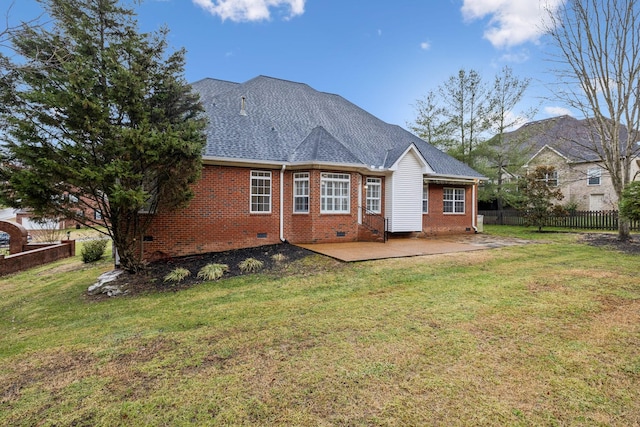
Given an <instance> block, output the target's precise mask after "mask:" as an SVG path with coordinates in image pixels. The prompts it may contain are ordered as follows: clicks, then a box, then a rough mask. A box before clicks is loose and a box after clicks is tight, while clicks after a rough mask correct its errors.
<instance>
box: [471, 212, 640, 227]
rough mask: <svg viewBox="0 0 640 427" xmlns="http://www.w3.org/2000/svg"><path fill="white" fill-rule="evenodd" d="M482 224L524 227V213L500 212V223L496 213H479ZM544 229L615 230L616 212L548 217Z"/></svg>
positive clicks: (633, 225)
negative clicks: (482, 217)
mask: <svg viewBox="0 0 640 427" xmlns="http://www.w3.org/2000/svg"><path fill="white" fill-rule="evenodd" d="M478 214H479V215H483V216H484V223H485V224H490V225H495V224H502V225H526V218H525V216H524V212H522V211H517V210H504V211H502V221H500V218H499V216H500V212H498V211H479V212H478ZM545 227H563V228H576V229H586V230H611V231H614V230H617V229H618V211H572V212H569V213H568V214H566V215H561V216H552V217H549V218H548V220H547V222H546V224H545ZM631 230H633V231H640V222H638V221H631Z"/></svg>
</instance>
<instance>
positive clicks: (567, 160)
mask: <svg viewBox="0 0 640 427" xmlns="http://www.w3.org/2000/svg"><path fill="white" fill-rule="evenodd" d="M545 149H549V150H551V151H553V152H554V153H556V154H557V155H558V156H560V157H562V158H563V159H564V160H565V161H566V162H567V163H569V162H570V161H571V160H569V158H568V157H567V156H565V155H564V154H562V153H561V152H559V151H558V150H556V149H555V148H553V147H552V146H550V145H549V144H545V145H544V146H543V147H542V148H540V149H539V150H538V151H537V152H536V154H534V155H533V156H531V157H530V158H529V161H527V163H526V164H525V165H524V167H525V168H528V167H529V163H531V161H532V160H533V159H535V158H536V157H537V156H538V155H539V154H540V153H542V151H543V150H545Z"/></svg>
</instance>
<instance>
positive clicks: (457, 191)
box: [443, 188, 464, 214]
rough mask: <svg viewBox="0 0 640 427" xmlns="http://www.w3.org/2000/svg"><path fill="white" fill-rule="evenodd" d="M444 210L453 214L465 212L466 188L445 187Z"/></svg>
mask: <svg viewBox="0 0 640 427" xmlns="http://www.w3.org/2000/svg"><path fill="white" fill-rule="evenodd" d="M443 202H444V203H443V212H444V213H453V214H463V213H464V188H445V189H444V199H443Z"/></svg>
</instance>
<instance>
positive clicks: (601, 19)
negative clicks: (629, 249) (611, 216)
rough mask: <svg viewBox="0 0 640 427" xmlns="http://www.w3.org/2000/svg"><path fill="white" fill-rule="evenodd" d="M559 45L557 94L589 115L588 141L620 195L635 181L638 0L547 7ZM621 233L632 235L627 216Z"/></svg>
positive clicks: (588, 0)
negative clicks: (551, 8) (553, 8)
mask: <svg viewBox="0 0 640 427" xmlns="http://www.w3.org/2000/svg"><path fill="white" fill-rule="evenodd" d="M549 15H550V24H549V26H548V28H547V30H548V33H549V34H550V35H551V38H552V39H553V41H554V42H555V45H556V46H557V48H558V51H559V52H558V57H557V63H558V65H559V68H558V69H557V70H555V74H556V75H557V77H558V78H559V80H560V83H561V85H559V89H558V90H557V91H556V94H557V95H558V96H560V97H561V99H562V100H563V101H564V102H567V103H568V105H569V106H571V107H573V108H575V109H576V110H578V111H580V112H581V113H582V114H583V115H584V116H585V118H587V119H589V121H590V123H591V126H590V128H591V129H592V132H591V137H590V138H589V143H588V146H585V147H584V148H585V149H587V150H590V151H592V152H594V153H596V154H597V156H598V158H599V159H600V161H601V162H602V165H603V167H604V168H605V169H606V170H607V171H608V172H609V174H610V175H611V181H612V183H613V187H614V189H615V192H616V195H617V196H618V199H621V197H622V192H623V190H624V188H625V187H626V186H627V185H628V184H629V182H630V181H631V179H632V177H631V161H632V159H633V158H634V157H635V156H636V155H637V154H638V144H637V142H638V140H639V134H638V130H639V129H640V100H639V98H638V95H639V92H640V1H638V0H568V1H567V3H566V4H564V5H563V6H560V8H559V9H558V10H557V11H551V10H550V11H549ZM618 237H619V239H621V240H626V239H628V238H629V221H628V220H626V219H622V218H621V220H620V222H619V228H618Z"/></svg>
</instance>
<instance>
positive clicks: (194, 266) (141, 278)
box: [90, 243, 314, 299]
mask: <svg viewBox="0 0 640 427" xmlns="http://www.w3.org/2000/svg"><path fill="white" fill-rule="evenodd" d="M313 254H314V253H313V252H311V251H309V250H306V249H303V248H300V247H298V246H294V245H291V244H288V243H283V244H276V245H266V246H259V247H256V248H247V249H238V250H231V251H225V252H212V253H207V254H199V255H191V256H185V257H176V258H169V259H165V260H162V261H156V262H152V263H150V264H149V265H148V266H147V268H146V270H145V271H144V272H142V273H138V274H129V273H123V274H121V275H120V276H119V277H118V279H117V281H115V282H113V283H112V284H113V285H116V286H120V287H122V289H126V291H127V294H129V295H132V294H139V293H145V292H175V291H179V290H181V289H186V288H189V287H191V286H193V285H195V284H198V283H202V282H203V280H202V279H201V278H198V277H197V276H198V272H199V271H200V269H201V268H202V267H204V266H206V265H207V264H225V265H227V266H228V271H226V272H225V273H224V276H223V277H222V279H225V278H229V277H234V276H240V275H245V274H248V273H244V272H243V271H242V270H241V269H240V267H239V264H240V263H241V262H242V261H244V260H246V259H248V258H254V259H257V260H259V261H261V262H262V263H263V266H262V268H261V269H260V272H263V273H264V272H266V273H273V274H278V275H288V274H292V273H295V272H296V271H297V269H296V267H295V265H296V262H297V261H300V260H303V259H304V258H306V257H308V256H310V255H313ZM292 266H293V267H292ZM176 268H186V269H187V270H189V273H190V274H189V276H188V277H186V278H184V279H183V280H182V281H180V282H179V283H173V282H165V280H164V278H165V276H166V275H167V274H169V273H170V272H172V271H173V270H175V269H176ZM292 268H293V271H292ZM300 268H302V266H301V267H300ZM90 298H92V299H93V298H97V299H100V298H104V296H101V295H97V296H95V297H90Z"/></svg>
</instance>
